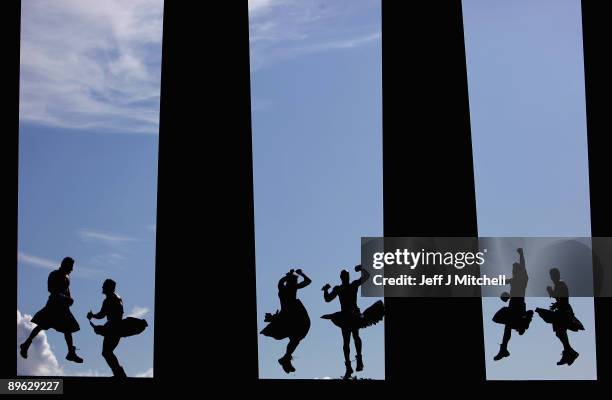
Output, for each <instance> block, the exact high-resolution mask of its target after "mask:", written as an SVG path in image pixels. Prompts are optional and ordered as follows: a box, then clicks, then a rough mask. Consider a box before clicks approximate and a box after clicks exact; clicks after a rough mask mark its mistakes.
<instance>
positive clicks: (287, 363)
mask: <svg viewBox="0 0 612 400" xmlns="http://www.w3.org/2000/svg"><path fill="white" fill-rule="evenodd" d="M278 363H279V364H280V365H281V367H283V371H285V372H286V373H287V374H288V373H290V372H295V368H293V365H291V356H289V357H287V356H283V357H281V358H279V359H278Z"/></svg>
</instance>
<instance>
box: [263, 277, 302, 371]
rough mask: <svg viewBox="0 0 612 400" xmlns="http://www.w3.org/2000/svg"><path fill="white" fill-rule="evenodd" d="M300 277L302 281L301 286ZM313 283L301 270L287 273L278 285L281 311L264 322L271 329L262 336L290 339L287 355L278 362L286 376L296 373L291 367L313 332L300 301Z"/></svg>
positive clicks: (264, 331) (266, 317) (267, 316)
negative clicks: (298, 293)
mask: <svg viewBox="0 0 612 400" xmlns="http://www.w3.org/2000/svg"><path fill="white" fill-rule="evenodd" d="M298 277H302V281H301V282H299V283H298ZM311 282H312V281H311V280H310V278H309V277H308V276H306V274H305V273H304V272H303V271H302V270H301V269H297V270H293V269H292V270H290V271H289V272H287V273H286V274H285V276H283V277H282V278H281V279H280V280H279V281H278V285H277V287H278V298H279V300H280V305H281V309H280V311H278V310H276V313H275V314H271V313H266V315H265V318H264V321H265V322H268V325H266V327H265V328H264V329H262V331H261V332H260V333H261V334H262V335H265V336H269V337H272V338H274V339H276V340H282V339H286V338H289V343H288V344H287V350H286V352H285V355H284V356H282V357H281V358H279V359H278V363H279V364H280V365H281V367H282V368H283V371H285V372H286V373H290V372H295V367H294V366H293V364H292V363H291V360H292V357H293V352H294V351H295V349H296V348H297V346H298V345H299V344H300V341H302V339H304V338H305V337H306V335H307V334H308V331H309V330H310V317H309V316H308V311H306V308H305V307H304V305H303V304H302V302H301V301H300V299H298V298H297V291H298V290H299V289H303V288H305V287H306V286H308V285H310V283H311Z"/></svg>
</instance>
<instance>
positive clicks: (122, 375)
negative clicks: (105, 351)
mask: <svg viewBox="0 0 612 400" xmlns="http://www.w3.org/2000/svg"><path fill="white" fill-rule="evenodd" d="M113 376H114V377H115V378H127V375H126V374H125V371H124V370H123V367H117V369H116V370H115V371H113Z"/></svg>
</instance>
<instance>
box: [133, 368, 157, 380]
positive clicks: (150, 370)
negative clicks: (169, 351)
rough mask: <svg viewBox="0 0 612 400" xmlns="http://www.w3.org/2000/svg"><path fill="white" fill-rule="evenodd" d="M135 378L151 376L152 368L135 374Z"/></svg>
mask: <svg viewBox="0 0 612 400" xmlns="http://www.w3.org/2000/svg"><path fill="white" fill-rule="evenodd" d="M136 377H137V378H153V368H149V369H148V370H146V371H145V372H141V373H139V374H136Z"/></svg>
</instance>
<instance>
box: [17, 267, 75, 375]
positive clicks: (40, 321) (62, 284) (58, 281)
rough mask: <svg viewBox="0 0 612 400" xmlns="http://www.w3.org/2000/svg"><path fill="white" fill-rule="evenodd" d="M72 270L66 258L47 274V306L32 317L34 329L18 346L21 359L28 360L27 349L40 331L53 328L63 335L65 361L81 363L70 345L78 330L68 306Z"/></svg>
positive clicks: (70, 304)
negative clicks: (66, 348)
mask: <svg viewBox="0 0 612 400" xmlns="http://www.w3.org/2000/svg"><path fill="white" fill-rule="evenodd" d="M73 268H74V260H73V259H72V258H70V257H66V258H64V259H63V260H62V263H61V264H60V267H59V269H57V270H55V271H51V273H50V274H49V278H48V279H47V289H48V290H49V299H48V300H47V304H46V305H45V306H44V307H43V308H42V309H41V310H40V311H38V312H37V313H36V314H34V317H32V322H33V323H34V324H36V327H35V328H34V329H33V330H32V332H31V333H30V336H29V337H28V338H27V339H26V341H25V342H23V343H22V344H21V345H20V346H19V347H20V352H19V354H21V356H22V357H23V358H28V348H29V347H30V345H31V344H32V340H34V338H35V337H36V335H38V333H39V332H40V331H42V330H47V329H50V328H53V329H55V330H56V331H58V332H62V333H63V334H64V339H66V345H67V346H68V355H66V360H68V361H73V362H76V363H82V362H83V359H82V358H81V357H79V356H78V355H77V354H76V347H75V346H74V345H73V343H72V333H73V332H76V331H78V330H79V329H80V327H79V323H78V322H77V321H76V319H75V318H74V315H72V313H71V312H70V306H72V304H73V303H74V300H73V299H72V297H71V296H70V278H69V275H70V273H71V272H72V270H73Z"/></svg>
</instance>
